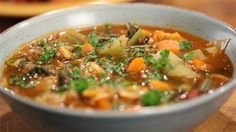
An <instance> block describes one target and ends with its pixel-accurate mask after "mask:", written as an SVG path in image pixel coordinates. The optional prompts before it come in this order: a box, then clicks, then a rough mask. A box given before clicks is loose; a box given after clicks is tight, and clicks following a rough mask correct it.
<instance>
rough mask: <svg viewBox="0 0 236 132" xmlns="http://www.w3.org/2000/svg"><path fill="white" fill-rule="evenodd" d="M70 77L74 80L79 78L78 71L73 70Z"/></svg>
mask: <svg viewBox="0 0 236 132" xmlns="http://www.w3.org/2000/svg"><path fill="white" fill-rule="evenodd" d="M71 77H72V78H74V79H76V78H80V69H75V70H74V71H73V72H72V75H71Z"/></svg>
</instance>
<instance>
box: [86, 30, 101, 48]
mask: <svg viewBox="0 0 236 132" xmlns="http://www.w3.org/2000/svg"><path fill="white" fill-rule="evenodd" d="M88 38H89V40H88V42H89V43H90V44H91V45H92V46H93V47H96V48H97V47H99V39H98V36H97V33H96V32H91V33H89V34H88Z"/></svg>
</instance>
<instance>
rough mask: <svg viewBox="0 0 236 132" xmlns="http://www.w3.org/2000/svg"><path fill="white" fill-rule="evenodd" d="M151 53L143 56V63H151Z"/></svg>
mask: <svg viewBox="0 0 236 132" xmlns="http://www.w3.org/2000/svg"><path fill="white" fill-rule="evenodd" d="M152 58H153V55H150V54H147V55H145V56H144V60H145V63H147V64H151V62H152Z"/></svg>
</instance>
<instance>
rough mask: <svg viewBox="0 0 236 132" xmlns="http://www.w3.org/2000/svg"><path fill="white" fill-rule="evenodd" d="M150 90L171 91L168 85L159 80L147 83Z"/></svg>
mask: <svg viewBox="0 0 236 132" xmlns="http://www.w3.org/2000/svg"><path fill="white" fill-rule="evenodd" d="M149 86H150V88H152V89H154V88H155V89H162V90H169V89H171V86H170V84H168V83H166V82H163V81H159V80H152V81H151V82H150V83H149Z"/></svg>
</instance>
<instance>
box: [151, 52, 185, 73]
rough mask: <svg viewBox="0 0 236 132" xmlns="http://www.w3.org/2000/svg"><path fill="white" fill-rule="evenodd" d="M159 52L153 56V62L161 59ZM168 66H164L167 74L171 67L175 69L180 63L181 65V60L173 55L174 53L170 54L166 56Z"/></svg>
mask: <svg viewBox="0 0 236 132" xmlns="http://www.w3.org/2000/svg"><path fill="white" fill-rule="evenodd" d="M160 53H161V52H158V53H156V54H155V55H154V56H153V59H154V60H158V59H160V58H161V54H160ZM168 60H169V61H168V64H167V65H168V66H165V69H164V70H165V72H168V71H170V70H171V69H172V68H173V67H175V66H176V65H178V64H180V63H183V60H182V59H181V58H180V57H178V56H177V55H175V54H174V53H172V52H170V53H169V55H168Z"/></svg>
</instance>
